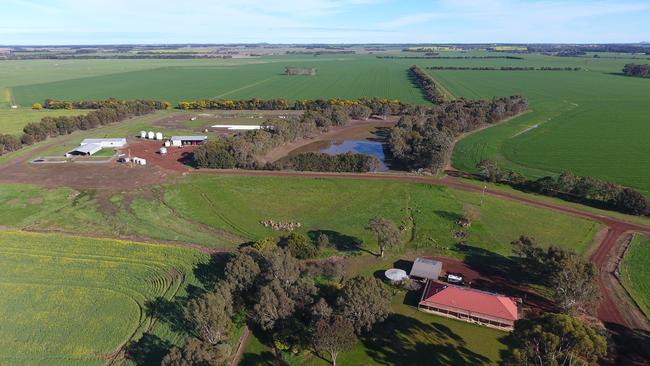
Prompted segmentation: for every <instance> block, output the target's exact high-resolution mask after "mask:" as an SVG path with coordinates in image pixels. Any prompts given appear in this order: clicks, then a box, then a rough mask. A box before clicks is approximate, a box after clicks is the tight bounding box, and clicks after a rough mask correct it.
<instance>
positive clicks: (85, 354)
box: [0, 231, 206, 365]
mask: <svg viewBox="0 0 650 366" xmlns="http://www.w3.org/2000/svg"><path fill="white" fill-rule="evenodd" d="M205 260H206V258H205V255H203V254H200V253H198V252H196V251H190V250H186V249H182V248H177V247H169V246H164V245H151V244H141V243H134V242H125V241H116V240H105V239H93V238H85V237H76V236H66V235H61V234H35V233H25V232H7V231H0V271H1V272H2V280H1V281H0V289H1V293H2V295H3V296H0V322H1V323H2V327H0V363H1V364H7V365H16V364H32V365H36V364H40V365H43V364H47V365H89V364H95V365H101V364H104V363H105V362H106V360H107V357H108V356H109V354H111V352H113V351H116V350H117V349H118V348H119V347H120V346H121V345H122V344H123V343H124V342H126V341H128V340H129V339H132V338H133V339H137V338H138V337H140V335H141V334H142V332H143V331H144V330H146V329H148V328H149V327H150V326H151V325H152V324H151V319H150V318H149V317H147V316H146V314H145V311H144V303H145V301H147V300H152V299H154V298H157V297H163V298H167V299H169V298H171V297H173V296H174V295H180V294H184V293H185V289H184V287H185V284H186V283H187V282H188V281H189V282H193V281H194V280H193V275H192V269H193V267H194V265H195V264H196V263H199V262H202V261H205ZM183 278H184V279H185V280H183ZM163 333H165V332H163ZM161 337H164V338H166V339H168V341H170V342H178V341H179V340H180V339H181V338H182V337H181V336H179V335H176V334H174V333H172V332H166V334H161Z"/></svg>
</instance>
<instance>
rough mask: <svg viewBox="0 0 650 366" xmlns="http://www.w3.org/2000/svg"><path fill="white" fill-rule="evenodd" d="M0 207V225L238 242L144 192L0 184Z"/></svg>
mask: <svg viewBox="0 0 650 366" xmlns="http://www.w3.org/2000/svg"><path fill="white" fill-rule="evenodd" d="M0 205H2V207H3V210H1V211H0V227H11V228H38V229H44V230H64V231H66V232H75V233H80V234H86V235H105V236H128V237H139V238H143V239H150V240H163V241H180V242H192V243H198V244H202V245H205V246H213V247H227V246H230V247H232V246H233V245H235V244H238V243H239V240H235V238H234V237H233V236H228V235H224V234H223V233H221V232H218V231H216V230H212V229H211V228H209V227H205V226H203V225H200V224H198V223H196V222H192V221H189V220H187V219H184V218H183V217H180V216H178V214H177V213H176V212H175V211H174V210H173V209H172V208H170V207H168V206H167V205H165V204H164V202H162V201H161V200H160V199H159V198H158V197H157V194H156V193H155V192H151V191H149V190H137V191H134V192H123V193H119V192H118V193H110V194H101V192H97V191H95V190H85V191H81V190H75V189H71V188H57V189H44V188H40V187H37V186H32V185H27V184H2V185H0Z"/></svg>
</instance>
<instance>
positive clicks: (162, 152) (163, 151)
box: [160, 147, 167, 155]
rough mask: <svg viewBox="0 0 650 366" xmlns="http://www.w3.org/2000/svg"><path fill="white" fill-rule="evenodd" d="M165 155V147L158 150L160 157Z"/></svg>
mask: <svg viewBox="0 0 650 366" xmlns="http://www.w3.org/2000/svg"><path fill="white" fill-rule="evenodd" d="M165 154H167V148H166V147H161V148H160V155H165Z"/></svg>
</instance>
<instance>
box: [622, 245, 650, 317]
mask: <svg viewBox="0 0 650 366" xmlns="http://www.w3.org/2000/svg"><path fill="white" fill-rule="evenodd" d="M649 263H650V236H647V235H638V234H637V235H636V236H635V237H634V240H633V241H632V243H631V244H630V247H629V248H628V250H627V252H626V253H625V257H624V258H623V261H622V262H621V267H620V271H621V280H622V282H623V285H624V286H625V288H626V289H627V290H628V291H629V292H630V294H631V295H632V298H634V301H636V303H637V304H638V305H639V307H640V308H641V310H643V312H644V313H645V315H646V316H647V317H649V318H650V266H648V264H649Z"/></svg>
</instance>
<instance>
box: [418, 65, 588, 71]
mask: <svg viewBox="0 0 650 366" xmlns="http://www.w3.org/2000/svg"><path fill="white" fill-rule="evenodd" d="M427 69H429V70H477V71H497V70H498V71H580V70H582V68H581V67H569V66H567V67H552V66H542V67H533V66H527V67H524V66H501V67H492V66H429V67H427Z"/></svg>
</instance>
